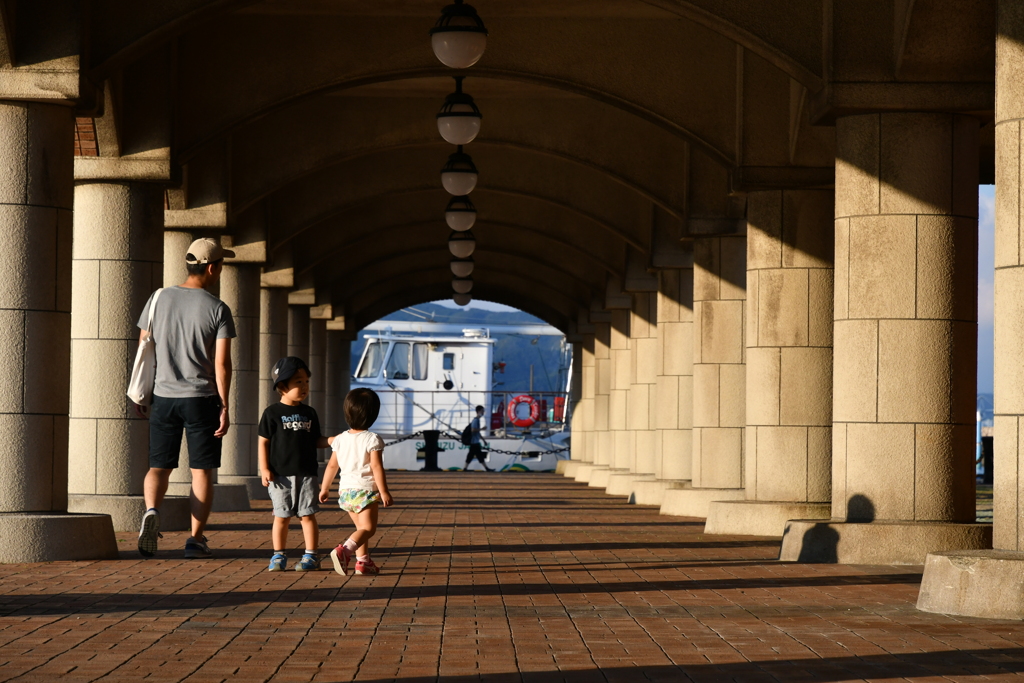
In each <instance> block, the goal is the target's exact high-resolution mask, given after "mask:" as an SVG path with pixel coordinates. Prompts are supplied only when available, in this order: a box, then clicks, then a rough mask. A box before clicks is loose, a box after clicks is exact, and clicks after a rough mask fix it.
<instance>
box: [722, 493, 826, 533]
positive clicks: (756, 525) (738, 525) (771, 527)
mask: <svg viewBox="0 0 1024 683" xmlns="http://www.w3.org/2000/svg"><path fill="white" fill-rule="evenodd" d="M831 518H832V504H831V503H786V502H776V501H760V500H720V501H715V502H713V503H711V505H710V507H709V508H708V521H707V524H705V525H704V533H706V534H731V535H739V536H782V532H784V531H785V530H786V522H788V521H789V520H791V519H831Z"/></svg>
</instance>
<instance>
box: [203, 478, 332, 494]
mask: <svg viewBox="0 0 1024 683" xmlns="http://www.w3.org/2000/svg"><path fill="white" fill-rule="evenodd" d="M318 478H319V479H322V478H323V472H321V473H320V477H318ZM217 483H218V484H240V485H242V486H244V487H245V488H246V491H247V492H248V493H247V495H248V496H249V500H270V490H269V489H267V487H266V486H264V485H263V479H262V478H261V477H255V476H240V475H239V476H235V475H230V474H229V475H223V474H222V475H220V476H219V477H217Z"/></svg>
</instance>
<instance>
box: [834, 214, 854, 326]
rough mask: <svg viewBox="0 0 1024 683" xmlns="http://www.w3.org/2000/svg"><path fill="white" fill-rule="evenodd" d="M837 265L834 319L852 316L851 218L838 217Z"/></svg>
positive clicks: (844, 318)
mask: <svg viewBox="0 0 1024 683" xmlns="http://www.w3.org/2000/svg"><path fill="white" fill-rule="evenodd" d="M835 225H836V267H835V271H834V274H833V290H834V294H835V298H834V299H833V309H832V315H833V319H834V320H846V319H847V318H849V317H850V219H849V218H839V219H836V223H835Z"/></svg>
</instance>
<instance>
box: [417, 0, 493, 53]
mask: <svg viewBox="0 0 1024 683" xmlns="http://www.w3.org/2000/svg"><path fill="white" fill-rule="evenodd" d="M430 47H432V48H433V49H434V54H435V55H436V56H437V58H438V59H439V60H441V63H442V64H444V65H445V66H450V67H451V68H453V69H468V68H469V67H471V66H473V65H474V64H476V63H477V62H478V61H480V58H481V57H483V55H484V49H485V48H486V47H487V29H486V28H485V27H484V22H483V21H482V20H481V19H480V17H479V16H478V15H477V13H476V10H475V9H473V6H472V5H467V4H464V3H463V2H462V0H455V4H452V5H448V6H447V7H445V8H444V9H443V10H441V18H440V19H438V20H437V23H436V24H434V28H432V29H430Z"/></svg>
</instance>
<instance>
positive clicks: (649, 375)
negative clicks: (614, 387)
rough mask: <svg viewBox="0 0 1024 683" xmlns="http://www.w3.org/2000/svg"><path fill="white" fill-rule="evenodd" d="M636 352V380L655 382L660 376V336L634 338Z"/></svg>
mask: <svg viewBox="0 0 1024 683" xmlns="http://www.w3.org/2000/svg"><path fill="white" fill-rule="evenodd" d="M632 344H633V347H634V349H635V353H636V382H637V383H638V384H654V383H655V382H656V381H657V377H658V338H657V337H649V338H646V339H634V340H633V342H632Z"/></svg>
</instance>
